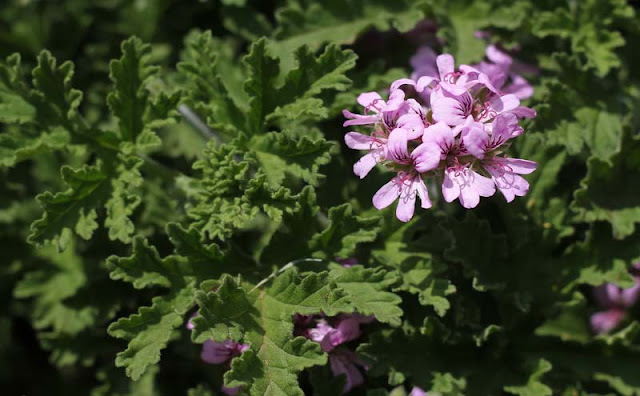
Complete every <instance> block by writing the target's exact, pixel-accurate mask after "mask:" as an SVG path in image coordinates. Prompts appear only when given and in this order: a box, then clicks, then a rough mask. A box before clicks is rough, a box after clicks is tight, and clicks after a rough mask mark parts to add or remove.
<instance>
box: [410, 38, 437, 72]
mask: <svg viewBox="0 0 640 396" xmlns="http://www.w3.org/2000/svg"><path fill="white" fill-rule="evenodd" d="M437 57H438V55H437V54H436V53H435V51H434V50H432V49H431V47H428V46H422V47H420V48H418V52H416V54H415V55H413V56H412V57H411V59H409V63H410V64H411V67H413V73H412V74H411V79H412V80H418V79H419V78H420V77H423V76H429V77H434V78H435V77H438V75H439V73H438V66H437V65H436V58H437Z"/></svg>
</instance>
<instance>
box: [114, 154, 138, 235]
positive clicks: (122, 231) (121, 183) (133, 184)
mask: <svg viewBox="0 0 640 396" xmlns="http://www.w3.org/2000/svg"><path fill="white" fill-rule="evenodd" d="M143 162H144V161H143V160H142V159H140V158H137V157H132V158H129V159H124V160H123V161H122V162H120V164H118V168H117V169H116V172H117V174H118V177H116V178H114V179H112V180H111V190H112V193H111V197H110V198H109V200H108V201H107V202H106V205H105V206H106V208H107V218H106V219H105V222H104V225H105V226H106V227H107V228H109V239H111V240H116V239H117V240H120V241H121V242H123V243H129V242H131V235H132V234H133V233H134V231H135V226H134V224H133V222H132V221H131V219H130V216H131V215H132V214H133V211H134V210H135V209H136V208H137V207H138V205H140V202H141V201H142V200H141V198H140V197H139V196H138V195H136V194H135V192H136V190H137V189H139V188H140V186H141V185H142V184H143V179H142V175H141V174H140V171H139V168H140V166H142V164H143Z"/></svg>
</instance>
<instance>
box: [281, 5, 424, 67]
mask: <svg viewBox="0 0 640 396" xmlns="http://www.w3.org/2000/svg"><path fill="white" fill-rule="evenodd" d="M425 8H426V6H425V4H424V3H423V2H415V1H404V0H401V1H396V2H393V3H390V2H387V1H383V0H372V1H371V0H370V1H365V0H347V1H332V0H324V1H320V2H318V1H312V0H291V1H289V2H288V4H287V5H286V6H285V7H283V8H281V9H279V10H278V11H277V13H276V19H277V22H278V29H277V30H276V32H275V33H274V39H275V40H276V41H273V42H270V43H269V47H270V48H271V49H272V51H273V53H274V54H276V55H277V56H278V57H279V58H280V59H281V67H282V69H283V70H290V69H292V68H293V67H294V57H293V55H294V53H295V50H296V49H298V48H299V47H301V46H303V45H307V46H309V48H310V49H311V51H316V50H318V49H320V48H321V47H322V45H324V44H325V43H328V42H337V43H341V44H351V43H353V42H354V41H355V39H356V38H357V37H358V36H359V35H360V34H362V33H364V32H365V31H368V30H370V29H377V30H380V31H385V30H388V29H390V28H396V29H398V30H399V31H400V32H406V31H408V30H409V29H412V28H413V27H414V26H415V25H416V23H417V22H418V21H420V20H422V19H423V18H424V17H425Z"/></svg>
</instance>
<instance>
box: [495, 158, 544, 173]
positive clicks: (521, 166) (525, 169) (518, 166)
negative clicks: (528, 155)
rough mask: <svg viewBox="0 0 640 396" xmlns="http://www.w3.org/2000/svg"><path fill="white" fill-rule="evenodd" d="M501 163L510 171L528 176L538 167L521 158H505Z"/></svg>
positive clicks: (534, 163) (532, 162)
mask: <svg viewBox="0 0 640 396" xmlns="http://www.w3.org/2000/svg"><path fill="white" fill-rule="evenodd" d="M501 162H502V163H503V165H504V166H505V167H508V169H509V171H511V172H513V173H518V174H520V175H528V174H529V173H531V172H533V171H534V170H536V168H537V167H538V164H537V163H536V162H534V161H528V160H523V159H520V158H503V159H502V161H501Z"/></svg>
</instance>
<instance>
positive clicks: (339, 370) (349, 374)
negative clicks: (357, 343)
mask: <svg viewBox="0 0 640 396" xmlns="http://www.w3.org/2000/svg"><path fill="white" fill-rule="evenodd" d="M329 365H330V367H331V371H332V372H333V375H335V376H339V375H345V378H346V383H345V385H344V389H343V390H342V392H343V393H347V392H349V391H350V390H351V389H353V388H355V387H356V386H360V385H362V384H363V383H364V376H363V375H362V372H361V371H360V368H362V369H364V370H367V369H368V367H367V365H366V363H365V362H363V361H362V359H360V358H359V357H358V355H356V353H355V352H353V351H351V350H349V349H346V348H338V349H335V350H334V351H333V352H332V353H330V354H329Z"/></svg>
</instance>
